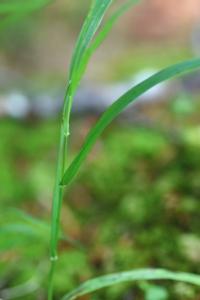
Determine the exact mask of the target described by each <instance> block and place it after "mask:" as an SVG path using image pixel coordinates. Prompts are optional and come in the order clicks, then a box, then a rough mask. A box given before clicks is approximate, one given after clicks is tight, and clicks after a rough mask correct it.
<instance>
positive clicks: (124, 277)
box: [61, 269, 200, 300]
mask: <svg viewBox="0 0 200 300" xmlns="http://www.w3.org/2000/svg"><path fill="white" fill-rule="evenodd" d="M139 280H173V281H182V282H185V283H190V284H194V285H197V286H200V276H199V275H195V274H190V273H180V272H171V271H168V270H164V269H140V270H136V271H128V272H122V273H116V274H110V275H105V276H101V277H98V278H95V279H91V280H89V281H86V282H85V283H83V284H81V285H80V286H79V287H78V288H77V289H75V290H73V291H72V292H70V293H69V294H66V295H65V296H64V297H63V298H62V299H61V300H73V299H76V298H77V297H80V296H83V295H85V294H88V293H91V292H94V291H97V290H99V289H102V288H105V287H109V286H112V285H115V284H119V283H123V282H129V281H139Z"/></svg>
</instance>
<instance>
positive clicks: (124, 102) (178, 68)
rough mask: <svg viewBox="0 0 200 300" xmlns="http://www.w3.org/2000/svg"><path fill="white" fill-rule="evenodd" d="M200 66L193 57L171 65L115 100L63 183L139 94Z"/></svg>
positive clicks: (90, 133) (69, 178)
mask: <svg viewBox="0 0 200 300" xmlns="http://www.w3.org/2000/svg"><path fill="white" fill-rule="evenodd" d="M198 68H200V59H193V60H189V61H185V62H182V63H179V64H176V65H173V66H170V67H168V68H166V69H164V70H162V71H160V72H158V73H156V74H155V75H153V76H151V77H150V78H148V79H146V80H144V81H143V82H141V83H140V84H138V85H136V86H135V87H133V88H132V89H130V90H129V91H128V92H127V93H125V94H124V95H123V96H121V97H120V98H119V99H118V100H117V101H116V102H114V103H113V104H112V105H111V106H110V107H109V108H108V109H107V110H106V111H105V113H104V114H103V115H102V117H101V118H100V119H99V121H98V122H97V123H96V125H95V126H94V127H93V128H92V129H91V131H90V132H89V134H88V136H87V137H86V139H85V142H84V144H83V146H82V148H81V150H80V152H79V154H78V155H77V156H76V157H75V159H74V160H73V161H72V163H71V164H70V166H69V167H68V169H67V170H66V172H65V174H64V177H63V180H62V182H61V184H62V185H68V184H69V183H70V182H71V181H72V180H73V179H74V177H75V175H76V174H77V172H78V170H79V168H80V166H81V165H82V163H83V162H84V160H85V159H86V157H87V155H88V153H89V152H90V150H91V148H92V147H93V145H94V144H95V142H96V140H97V139H98V137H99V136H100V135H101V133H102V132H103V131H104V129H105V128H106V127H107V126H108V125H109V124H110V123H111V122H112V120H113V119H115V118H116V117H117V116H118V115H119V114H120V113H121V112H122V111H123V110H124V109H125V108H126V107H127V106H128V105H129V104H130V103H132V102H133V101H134V100H136V99H137V98H138V97H139V96H141V95H142V94H144V93H145V92H147V91H148V90H150V89H151V88H153V87H154V86H156V85H158V84H159V83H161V82H163V81H166V80H169V79H171V78H173V77H177V76H180V75H181V74H185V73H187V72H191V71H193V70H196V69H198Z"/></svg>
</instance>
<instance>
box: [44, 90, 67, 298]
mask: <svg viewBox="0 0 200 300" xmlns="http://www.w3.org/2000/svg"><path fill="white" fill-rule="evenodd" d="M71 105H72V95H71V88H70V85H69V86H68V88H67V90H66V94H65V97H64V107H63V115H62V124H61V130H60V141H59V149H58V161H57V170H56V178H55V187H54V193H53V203H52V213H51V240H50V261H51V265H50V271H49V280H48V300H53V282H54V274H55V268H56V262H57V260H58V239H59V228H60V214H61V207H62V200H63V187H62V186H61V185H60V182H61V180H62V178H63V175H64V171H65V167H66V156H67V146H68V138H69V122H70V112H71Z"/></svg>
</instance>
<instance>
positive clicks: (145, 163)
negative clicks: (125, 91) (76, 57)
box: [0, 0, 200, 300]
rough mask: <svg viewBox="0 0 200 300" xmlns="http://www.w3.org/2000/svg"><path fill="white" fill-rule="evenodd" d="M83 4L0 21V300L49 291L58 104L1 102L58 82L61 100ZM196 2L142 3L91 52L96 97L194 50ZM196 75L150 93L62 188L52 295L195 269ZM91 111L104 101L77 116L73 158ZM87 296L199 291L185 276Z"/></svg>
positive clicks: (190, 295) (90, 82)
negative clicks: (22, 109)
mask: <svg viewBox="0 0 200 300" xmlns="http://www.w3.org/2000/svg"><path fill="white" fill-rule="evenodd" d="M88 5H89V1H81V2H79V1H69V0H59V1H55V3H53V4H51V5H49V6H47V7H45V8H43V9H42V10H41V11H39V12H37V13H34V14H32V15H29V16H26V17H24V18H23V19H21V20H18V21H17V22H11V23H8V24H7V25H6V26H5V27H4V28H0V225H1V227H0V297H2V298H3V299H5V300H6V299H15V298H16V299H22V300H29V299H30V300H32V299H37V300H44V299H45V293H46V285H47V272H48V267H49V262H48V255H49V245H48V243H49V231H50V229H49V222H50V210H51V200H52V190H53V184H54V173H55V164H56V152H57V143H58V135H59V111H55V113H53V114H52V115H48V116H46V115H45V113H44V114H41V115H40V114H38V115H37V113H36V112H35V113H32V112H28V113H27V115H23V116H18V117H16V116H15V113H14V112H13V111H12V113H11V114H10V115H9V111H10V110H9V109H7V110H6V109H5V107H6V104H5V103H6V101H7V100H9V99H10V98H9V97H10V96H9V95H11V94H12V95H15V94H19V93H20V95H26V96H27V98H28V99H29V98H30V99H29V101H30V102H31V101H34V97H37V95H40V94H42V95H43V94H45V95H49V93H50V95H52V94H53V93H54V91H56V93H57V92H58V94H59V96H56V97H55V101H57V100H58V101H62V94H63V91H64V87H65V84H66V77H67V68H68V65H69V60H70V55H71V52H72V49H73V46H74V41H75V39H76V36H77V34H78V31H79V29H80V26H81V24H82V21H83V19H84V17H85V14H86V12H87V9H88ZM199 8H200V4H199V1H198V0H197V1H195V0H188V1H184V2H183V3H182V7H181V8H180V7H179V6H178V5H177V3H176V2H175V1H172V0H171V1H168V2H167V3H164V2H163V1H158V0H157V1H156V0H151V1H150V0H149V1H143V2H142V3H141V4H139V5H138V6H137V7H136V9H135V10H133V11H130V12H129V13H127V14H126V16H124V17H122V19H121V20H120V22H119V23H118V25H117V26H116V27H115V29H114V30H113V31H112V35H111V36H110V37H109V38H108V39H107V40H106V42H105V44H104V46H102V47H101V48H100V49H99V50H98V52H97V53H96V54H95V56H94V58H93V59H92V62H91V64H90V66H89V68H88V72H87V75H86V77H85V83H84V84H85V85H86V86H87V88H88V89H94V87H95V91H96V94H97V98H98V93H100V90H101V88H102V87H108V86H109V91H112V87H113V90H114V89H115V88H116V87H119V86H120V84H121V83H123V84H124V83H125V82H128V83H129V82H130V78H133V77H134V78H137V76H139V77H141V76H142V75H141V74H143V73H148V72H149V70H157V69H160V68H162V67H164V66H167V65H169V64H173V63H175V62H177V61H181V60H184V59H188V58H191V57H193V56H195V55H198V53H200V33H199V32H200V31H199V24H200V13H199V11H200V9H199ZM199 78H200V75H199V73H198V72H197V73H196V74H195V75H193V76H187V77H185V78H184V79H183V80H181V79H178V80H176V81H174V83H173V84H171V85H166V86H165V89H164V90H161V91H155V94H153V95H149V96H148V95H147V98H146V99H143V101H141V104H139V103H138V105H136V106H134V107H132V108H131V110H130V112H129V113H128V112H127V114H125V115H123V116H122V117H121V118H118V119H117V120H116V121H115V122H114V123H113V124H112V126H110V127H109V129H108V130H106V132H105V133H104V134H103V136H102V137H101V139H100V140H99V141H98V143H97V144H96V146H95V148H94V149H93V151H92V153H91V155H90V157H89V159H88V160H87V162H86V164H85V165H84V167H83V168H82V169H81V172H80V175H79V176H78V178H77V180H76V182H74V183H73V184H72V185H71V186H70V187H69V188H68V189H67V191H66V194H65V199H64V203H63V211H62V235H63V236H62V238H61V241H60V243H59V252H60V259H59V262H58V268H57V275H56V280H55V290H56V298H55V299H60V297H61V296H62V295H63V293H65V292H66V291H69V290H70V289H72V288H74V287H76V286H77V284H79V283H80V282H82V281H84V280H86V279H88V278H91V277H94V276H97V275H102V274H106V273H111V272H116V271H122V270H130V269H135V268H143V267H159V268H168V269H171V270H180V271H186V272H194V273H199V272H200V221H199V212H200V202H199V197H200V155H199V151H200V117H199V109H200V79H199ZM52 91H53V92H52ZM113 96H115V93H114V94H113ZM148 97H149V98H148ZM154 98H155V99H154ZM163 99H164V100H163ZM86 100H87V97H86ZM148 100H149V101H148ZM41 101H42V99H41ZM11 103H12V102H11ZM13 103H14V104H13V106H12V109H13V110H14V111H15V109H17V107H15V105H16V106H17V104H16V103H17V102H15V101H14V102H13ZM39 109H40V106H39ZM41 109H44V110H45V107H44V108H41ZM58 110H59V109H58ZM44 115H45V117H44ZM98 115H99V110H97V111H95V112H91V111H90V110H88V112H87V111H85V113H84V114H79V113H77V114H76V113H74V114H73V117H72V124H71V143H70V146H71V158H72V157H73V155H74V154H75V153H76V151H78V149H79V148H80V146H81V144H82V142H83V140H84V137H85V135H86V133H87V132H88V130H89V128H90V127H91V126H92V125H93V124H94V122H95V121H96V119H97V117H98ZM13 116H15V118H13ZM29 280H31V281H29ZM38 282H39V284H38ZM22 283H25V285H22V286H21V284H22ZM13 286H18V290H17V291H16V290H14V291H13V290H12V287H13ZM29 290H30V291H32V293H31V292H30V293H28V291H29ZM26 292H27V295H25V296H23V295H22V294H23V293H26ZM17 293H18V294H17ZM17 295H18V297H17ZM83 299H85V300H87V299H88V300H89V299H94V300H100V299H106V300H107V299H109V300H112V299H113V300H118V299H123V300H133V299H138V300H140V299H144V300H165V299H174V300H176V299H184V300H198V299H200V293H199V290H198V289H196V288H195V287H193V286H191V285H187V284H183V283H170V282H151V283H146V282H142V283H140V284H139V283H137V284H125V285H120V286H117V287H116V286H115V287H113V288H109V289H107V290H104V291H100V292H98V293H97V294H94V295H90V296H87V297H83Z"/></svg>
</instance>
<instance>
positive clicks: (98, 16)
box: [69, 0, 114, 90]
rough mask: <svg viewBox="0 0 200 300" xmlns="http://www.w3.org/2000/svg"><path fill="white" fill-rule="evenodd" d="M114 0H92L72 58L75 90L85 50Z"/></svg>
mask: <svg viewBox="0 0 200 300" xmlns="http://www.w3.org/2000/svg"><path fill="white" fill-rule="evenodd" d="M113 1H114V0H104V1H102V0H93V2H92V5H91V8H90V10H89V13H88V16H87V18H86V20H85V22H84V24H83V27H82V29H81V32H80V34H79V37H78V40H77V43H76V46H75V50H74V52H73V56H72V60H71V65H70V72H69V80H70V81H71V84H72V86H73V88H72V89H73V90H76V87H77V85H78V83H77V80H76V76H77V72H78V69H79V66H80V63H81V61H82V58H83V56H84V54H85V51H86V50H87V48H88V46H89V44H90V43H91V41H92V39H93V37H94V35H95V33H96V32H97V30H98V28H99V26H100V25H101V22H102V19H103V17H104V15H105V13H106V11H107V10H108V8H109V7H110V5H111V4H112V2H113Z"/></svg>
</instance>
